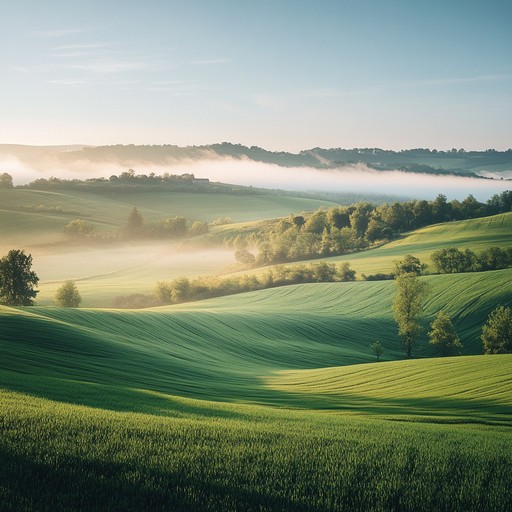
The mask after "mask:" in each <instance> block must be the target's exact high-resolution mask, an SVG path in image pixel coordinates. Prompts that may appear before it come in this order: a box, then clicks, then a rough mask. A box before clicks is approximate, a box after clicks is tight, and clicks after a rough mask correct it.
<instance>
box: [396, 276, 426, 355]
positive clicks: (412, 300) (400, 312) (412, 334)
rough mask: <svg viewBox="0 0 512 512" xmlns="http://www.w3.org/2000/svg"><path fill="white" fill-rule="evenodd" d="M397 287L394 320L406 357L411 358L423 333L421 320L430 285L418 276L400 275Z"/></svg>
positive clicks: (397, 278)
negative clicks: (415, 345)
mask: <svg viewBox="0 0 512 512" xmlns="http://www.w3.org/2000/svg"><path fill="white" fill-rule="evenodd" d="M395 285H396V293H395V297H394V299H393V318H394V319H395V322H396V323H397V326H398V334H399V336H400V338H401V340H402V347H403V349H404V351H405V355H406V356H407V358H410V357H411V356H412V349H413V347H414V344H415V343H416V341H417V340H418V338H419V336H420V333H421V325H420V323H419V318H420V316H421V313H422V312H423V301H424V299H425V297H426V295H427V293H428V285H427V283H426V282H425V281H421V280H420V279H419V278H418V277H417V276H416V274H399V275H398V276H396V279H395Z"/></svg>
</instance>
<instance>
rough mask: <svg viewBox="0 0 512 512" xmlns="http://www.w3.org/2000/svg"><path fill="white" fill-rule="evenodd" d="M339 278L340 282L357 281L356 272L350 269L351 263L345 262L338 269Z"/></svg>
mask: <svg viewBox="0 0 512 512" xmlns="http://www.w3.org/2000/svg"><path fill="white" fill-rule="evenodd" d="M338 278H339V280H340V281H355V280H356V271H355V270H352V269H351V268H350V263H349V262H348V261H344V262H343V263H342V264H341V265H340V267H339V269H338Z"/></svg>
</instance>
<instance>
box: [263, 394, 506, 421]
mask: <svg viewBox="0 0 512 512" xmlns="http://www.w3.org/2000/svg"><path fill="white" fill-rule="evenodd" d="M271 402H272V403H274V404H275V405H279V406H284V407H296V408H303V409H313V410H324V411H339V412H350V413H356V414H368V415H372V416H379V417H381V418H383V419H393V420H397V421H415V422H428V423H468V424H472V423H473V424H482V425H500V426H510V427H512V404H510V403H501V402H497V401H490V400H489V401H487V400H486V401H484V400H478V399H475V400H471V399H464V398H453V397H450V398H433V397H426V398H397V397H393V398H383V397H369V396H362V395H351V394H334V393H289V392H285V391H281V390H273V395H272V398H271Z"/></svg>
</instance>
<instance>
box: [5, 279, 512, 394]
mask: <svg viewBox="0 0 512 512" xmlns="http://www.w3.org/2000/svg"><path fill="white" fill-rule="evenodd" d="M424 279H425V280H427V281H428V282H429V283H430V286H431V295H430V298H429V300H428V302H427V306H426V318H425V327H427V326H428V322H431V321H432V319H433V317H434V315H435V313H436V312H437V311H438V310H440V309H441V308H444V309H445V310H446V311H447V313H448V314H449V315H450V317H451V318H452V319H453V322H454V325H455V328H456V330H457V331H458V333H459V334H460V336H461V338H462V341H463V343H464V345H465V351H466V353H468V354H479V353H481V352H482V348H481V342H480V340H479V335H480V330H481V325H482V324H483V323H484V322H485V320H486V317H487V315H488V313H489V312H490V311H491V310H492V309H493V308H494V307H495V306H496V305H497V304H506V305H509V304H512V270H502V271H494V272H486V273H473V274H453V275H445V276H429V277H426V278H424ZM393 287H394V285H393V283H392V282H352V283H332V284H312V285H302V286H300V285H299V286H289V287H283V288H276V289H271V290H263V291H259V292H252V293H248V294H243V295H238V296H231V297H224V298H219V299H212V300H208V301H202V302H197V303H191V304H183V305H180V306H174V307H168V308H156V309H154V310H144V311H114V310H76V309H61V308H38V307H32V308H29V309H21V310H18V309H11V308H2V309H1V331H0V340H1V341H2V344H1V347H0V349H1V350H2V357H1V358H0V365H2V367H3V368H4V369H11V370H13V369H14V370H18V371H22V372H24V373H35V374H38V375H39V374H43V375H50V376H54V377H63V376H66V377H69V378H73V379H77V380H86V381H92V382H98V383H102V384H113V385H122V386H132V387H137V388H144V389H152V390H154V391H161V392H167V393H174V394H182V395H186V396H190V397H198V398H208V399H212V400H215V399H216V397H222V399H230V400H237V399H242V400H250V399H254V400H256V401H263V402H265V401H273V399H274V398H278V399H279V397H274V396H272V393H269V390H268V389H267V388H266V387H265V386H263V384H262V382H261V381H260V379H261V378H262V377H264V376H267V375H268V374H269V373H271V372H273V371H276V370H282V369H306V368H322V367H328V366H339V365H347V364H354V363H363V362H369V361H372V360H373V359H372V358H373V356H372V355H371V354H370V351H369V349H368V346H369V344H370V343H372V342H373V341H375V340H376V339H379V340H381V342H382V343H383V344H384V347H385V356H384V357H385V359H387V360H393V359H397V358H402V353H401V351H400V350H399V343H398V340H397V337H396V332H395V331H396V329H395V325H394V323H393V320H392V317H391V300H392V296H393ZM415 353H416V354H418V355H428V354H430V351H429V347H428V346H426V344H425V342H424V343H423V344H422V345H420V346H419V347H418V349H417V350H416V351H415Z"/></svg>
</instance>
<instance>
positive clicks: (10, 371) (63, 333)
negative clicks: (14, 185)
mask: <svg viewBox="0 0 512 512" xmlns="http://www.w3.org/2000/svg"><path fill="white" fill-rule="evenodd" d="M86 199H87V198H86V197H83V198H81V199H80V201H82V200H83V201H86ZM260 199H261V198H260ZM35 201H37V199H34V203H33V204H35ZM56 201H57V202H56V203H55V204H57V203H59V204H61V203H60V202H59V201H60V199H59V200H56ZM80 201H78V200H77V202H74V201H71V202H69V203H66V204H65V205H64V207H65V208H69V209H71V208H74V209H75V210H80V209H82V210H83V211H84V212H87V211H89V212H92V210H87V209H86V208H88V207H87V205H86V203H85V202H80ZM1 204H2V205H4V203H1ZM141 204H142V203H141ZM283 204H284V203H283ZM283 204H282V205H281V206H282V207H283V208H285V207H287V206H289V205H286V206H283ZM50 206H51V205H50V203H48V207H50ZM157 206H158V205H157V204H156V203H155V205H154V209H155V210H154V211H155V212H156V211H159V210H158V208H160V207H158V208H157ZM104 207H105V212H104V213H102V214H101V215H102V216H103V217H102V218H104V219H107V217H108V215H111V221H108V222H112V223H115V222H117V220H116V217H115V215H116V214H115V213H114V208H112V207H111V206H109V205H107V204H105V205H104ZM128 207H129V205H127V208H128ZM203 207H204V208H205V209H206V208H210V207H212V206H211V205H209V206H208V205H203ZM148 208H149V205H148ZM162 208H163V206H162ZM233 208H234V209H235V208H242V205H233ZM254 208H255V210H254V212H255V215H256V210H257V208H263V206H262V205H261V204H260V205H259V206H258V205H256V204H255V205H254ZM277 208H278V207H276V211H277ZM7 210H8V209H7ZM10 211H11V212H13V210H10ZM100 211H101V207H100V206H98V212H100ZM169 211H170V210H169ZM218 211H219V212H220V211H221V207H220V206H219V210H218ZM109 212H110V213H109ZM177 213H181V214H186V213H185V212H177ZM246 213H247V215H248V217H246V218H245V219H243V218H239V217H236V216H235V215H233V218H236V219H240V220H241V221H244V220H247V221H249V220H251V217H250V206H248V207H247V212H246ZM287 213H289V212H287ZM14 214H15V215H16V216H15V217H13V218H12V219H14V220H13V222H15V223H17V222H19V220H20V219H26V222H27V229H26V231H25V232H24V233H22V232H21V231H20V232H18V231H17V230H16V229H15V228H14V225H11V224H9V223H8V222H6V221H5V219H6V217H5V216H3V215H2V216H1V222H3V223H4V224H3V228H2V229H4V232H5V233H7V238H6V240H7V242H5V243H6V244H10V243H11V242H12V241H13V240H15V239H16V237H18V236H19V237H20V238H19V240H21V241H23V240H27V234H30V233H32V234H33V235H34V237H36V236H37V237H39V238H37V244H39V245H38V246H37V251H38V252H37V253H36V254H34V269H35V270H36V271H37V272H38V274H39V275H40V277H41V279H42V280H43V282H42V286H41V290H42V291H41V295H40V297H41V299H40V305H39V306H35V307H30V308H8V307H2V306H0V457H1V459H0V460H1V461H2V464H0V511H4V510H5V511H32V510H48V511H55V510H63V511H64V510H76V511H78V510H80V511H82V510H84V511H85V510H98V511H99V510H118V511H126V510H187V511H188V510H198V511H199V510H200V511H203V510H222V511H244V510H247V511H249V510H250V511H274V510H289V511H314V512H320V511H322V512H323V511H325V512H327V511H346V510H350V511H411V512H412V511H432V510H443V511H460V512H465V511H478V512H482V511H489V512H491V511H492V512H494V511H499V512H501V511H502V512H508V511H509V510H511V508H512V499H511V497H510V488H511V487H512V471H511V469H512V436H511V435H510V432H511V430H510V429H511V428H512V378H511V374H512V355H496V356H484V355H481V354H482V344H481V341H480V334H481V327H482V324H483V323H484V322H485V321H486V318H487V316H488V314H489V312H490V311H491V310H493V309H494V308H495V307H496V306H497V305H498V304H502V305H508V306H512V269H509V270H500V271H493V272H482V273H467V274H450V275H437V276H435V275H432V276H425V277H422V278H421V279H423V280H425V281H426V282H428V284H429V288H430V294H429V297H428V299H427V301H426V305H425V316H424V319H423V327H424V328H425V330H427V329H428V326H429V323H430V322H431V321H432V320H433V319H434V316H435V314H436V313H437V312H438V311H439V310H440V309H444V310H445V311H446V312H447V313H448V315H449V316H450V318H451V319H452V320H453V323H454V327H455V329H456V331H457V333H458V334H459V336H460V337H461V339H462V342H463V344H464V354H465V355H464V356H461V357H450V358H433V357H432V356H433V352H432V350H431V349H430V347H429V346H428V344H427V338H426V335H425V332H424V333H423V336H422V339H421V341H420V342H419V343H418V345H417V346H416V347H415V350H414V351H413V353H414V358H413V359H412V360H404V359H403V353H402V351H401V349H400V345H399V340H398V338H397V334H396V327H395V325H394V323H393V319H392V316H391V302H392V297H393V293H394V283H393V282H391V281H381V282H366V281H356V282H347V283H328V284H327V283H326V284H322V283H317V284H308V285H295V286H287V287H282V288H274V289H268V290H262V291H258V292H251V293H246V294H241V295H236V296H228V297H221V298H217V299H211V300H205V301H200V302H195V303H188V304H181V305H178V306H169V307H161V308H153V309H147V310H138V311H128V310H124V311H121V310H113V309H64V308H57V307H48V306H45V304H50V303H51V298H52V295H53V292H54V290H55V289H56V288H57V286H58V285H59V284H60V283H61V282H62V280H63V279H66V278H73V277H75V278H76V277H77V276H78V278H79V279H78V280H77V284H78V287H79V289H80V291H81V293H82V294H83V295H84V297H85V301H84V302H85V304H86V305H87V304H88V303H89V304H91V303H94V304H99V305H105V306H106V305H108V304H109V301H110V300H111V298H112V297H113V296H115V295H118V294H121V293H132V292H135V291H145V292H147V291H149V290H150V289H151V287H152V286H154V284H155V283H156V281H157V277H158V276H164V275H165V273H168V274H170V275H166V276H165V277H163V278H165V279H170V278H171V277H173V275H180V274H183V275H194V274H198V273H206V274H214V273H217V272H218V271H219V269H220V268H222V269H224V270H225V271H227V272H229V270H230V265H231V263H230V260H229V254H228V253H227V252H225V251H218V253H215V252H213V251H211V252H206V251H205V252H197V253H195V258H194V259H193V254H194V253H192V252H190V251H185V252H183V253H178V252H177V251H176V248H175V247H173V246H164V245H162V244H146V245H144V246H119V247H118V248H116V249H114V250H110V249H109V248H92V249H90V250H84V249H82V248H76V247H75V248H67V249H66V251H64V252H63V251H62V247H61V246H59V245H52V244H51V243H49V240H50V239H51V237H50V238H46V239H45V236H46V235H45V233H46V232H44V231H41V229H42V228H41V226H42V224H40V225H39V228H37V226H34V219H35V218H36V217H37V215H36V213H27V212H22V213H20V212H14V213H13V215H14ZM227 214H228V213H225V210H222V214H220V213H219V215H217V216H219V217H220V216H225V215H227ZM63 215H64V214H58V215H57V217H58V219H61V218H62V216H63ZM123 215H124V213H123ZM259 215H260V217H261V212H260V214H259ZM26 216H27V217H26ZM31 216H32V217H31ZM64 216H65V215H64ZM30 217H31V218H30ZM51 217H54V216H51ZM255 218H256V217H255ZM261 218H262V217H261ZM37 219H38V220H37V222H42V221H41V219H39V217H37ZM37 222H36V223H35V224H37ZM105 222H106V224H105V225H107V224H108V222H107V220H105ZM22 225H23V223H21V224H20V226H22ZM242 227H243V226H242ZM511 228H512V214H506V215H501V216H496V217H491V218H487V219H478V220H475V221H466V222H465V223H450V224H443V225H437V226H431V227H429V228H425V229H423V230H418V231H416V232H414V233H410V234H408V235H406V236H404V237H403V238H402V239H400V240H397V241H395V242H393V243H391V244H388V245H386V246H382V247H380V248H377V249H374V250H372V251H368V252H365V253H359V254H353V255H350V256H349V257H345V258H337V259H336V260H343V259H344V260H349V261H351V262H352V266H353V267H354V268H355V269H356V270H357V271H358V272H366V273H372V272H385V271H389V270H391V265H392V261H393V260H395V259H398V258H400V257H401V256H403V255H405V254H408V253H412V254H414V255H416V256H419V257H421V258H422V259H427V257H428V255H429V254H430V253H431V252H432V251H434V250H436V249H438V248H440V247H444V246H457V247H469V248H471V249H473V250H477V251H479V250H481V249H483V248H485V247H488V246H491V245H499V246H502V247H503V246H508V245H510V241H511V240H510V233H511V232H512V230H511ZM31 229H32V231H30V230H31ZM226 229H227V228H226ZM9 230H10V231H9ZM50 231H51V230H50ZM10 233H11V234H12V238H11V235H10ZM52 236H53V235H52ZM59 236H60V235H59ZM34 243H36V242H34ZM9 248H12V247H9ZM180 261H181V263H180ZM38 265H40V266H38ZM180 265H181V266H180ZM77 269H78V270H77ZM187 269H189V270H190V269H194V271H193V272H190V271H189V272H187ZM173 272H174V273H175V274H173ZM376 340H379V341H381V343H382V344H383V346H384V354H383V357H382V359H383V362H380V363H377V362H375V356H374V355H373V354H372V353H371V352H370V350H369V345H370V344H371V343H373V342H374V341H376Z"/></svg>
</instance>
